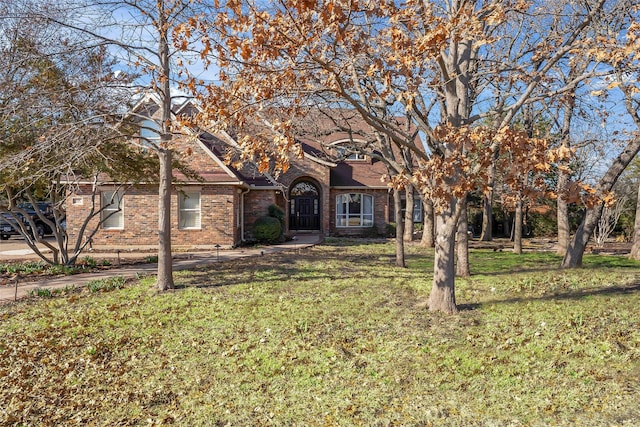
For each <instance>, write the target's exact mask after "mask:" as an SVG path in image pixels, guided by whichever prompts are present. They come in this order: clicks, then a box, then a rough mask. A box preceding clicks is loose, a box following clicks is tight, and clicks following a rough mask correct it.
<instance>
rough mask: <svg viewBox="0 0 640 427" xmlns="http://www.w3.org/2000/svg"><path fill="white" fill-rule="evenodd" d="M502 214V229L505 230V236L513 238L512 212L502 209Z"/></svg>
mask: <svg viewBox="0 0 640 427" xmlns="http://www.w3.org/2000/svg"><path fill="white" fill-rule="evenodd" d="M502 216H503V218H504V219H503V220H502V229H503V230H504V231H503V233H504V237H509V238H511V212H509V211H508V210H506V209H504V208H503V209H502Z"/></svg>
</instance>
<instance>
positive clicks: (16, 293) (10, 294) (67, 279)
mask: <svg viewBox="0 0 640 427" xmlns="http://www.w3.org/2000/svg"><path fill="white" fill-rule="evenodd" d="M321 239H322V237H321V236H320V235H318V234H302V235H297V236H296V237H295V238H294V240H291V241H288V242H285V243H281V244H278V245H271V246H261V247H247V248H236V249H226V250H223V249H220V250H219V251H215V250H214V251H206V252H199V251H198V252H181V253H176V254H174V256H173V269H174V271H178V270H188V269H190V268H194V267H197V266H203V265H208V264H214V263H216V262H224V261H229V260H233V259H238V258H246V257H252V256H261V255H266V254H271V253H276V252H284V251H298V250H300V249H304V248H309V247H312V246H314V245H316V244H318V243H320V242H321ZM134 253H135V251H134ZM101 255H103V257H104V258H114V257H116V256H117V255H115V254H108V253H102V254H101ZM145 255H154V254H149V253H146V254H145ZM129 256H131V255H129ZM140 258H144V255H141V256H140ZM157 269H158V264H157V263H150V264H135V265H123V266H122V267H119V268H110V269H108V270H103V271H95V272H91V273H82V274H74V275H69V276H60V277H54V278H46V279H42V280H39V281H25V282H20V280H18V287H17V289H16V286H15V284H14V283H15V281H10V282H9V283H8V284H5V285H0V304H2V303H7V302H11V301H14V300H16V299H20V298H24V297H25V296H27V295H29V294H30V293H31V292H32V291H37V290H38V289H57V288H64V287H67V286H75V287H82V286H84V285H86V284H87V283H88V282H90V281H92V280H99V279H104V278H109V277H117V276H121V277H125V278H132V277H136V275H140V274H142V275H152V274H155V273H156V271H157Z"/></svg>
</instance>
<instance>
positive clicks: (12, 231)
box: [0, 213, 20, 240]
mask: <svg viewBox="0 0 640 427" xmlns="http://www.w3.org/2000/svg"><path fill="white" fill-rule="evenodd" d="M12 221H13V218H12V217H11V215H9V214H7V213H3V214H1V215H0V240H7V239H8V238H9V237H11V236H16V235H18V234H20V232H19V231H18V230H17V229H16V228H15V227H14V226H13V225H12Z"/></svg>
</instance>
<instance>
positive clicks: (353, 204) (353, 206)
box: [349, 194, 362, 215]
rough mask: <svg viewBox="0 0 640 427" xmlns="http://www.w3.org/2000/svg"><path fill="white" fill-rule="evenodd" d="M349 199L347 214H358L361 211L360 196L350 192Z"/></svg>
mask: <svg viewBox="0 0 640 427" xmlns="http://www.w3.org/2000/svg"><path fill="white" fill-rule="evenodd" d="M349 196H350V199H351V200H350V201H349V214H351V215H355V214H357V215H360V212H362V210H361V209H362V207H361V205H360V202H361V200H362V196H361V195H360V194H350V195H349Z"/></svg>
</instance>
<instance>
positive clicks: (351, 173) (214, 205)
mask: <svg viewBox="0 0 640 427" xmlns="http://www.w3.org/2000/svg"><path fill="white" fill-rule="evenodd" d="M152 99H153V98H148V99H147V101H149V100H152ZM139 108H143V106H141V107H139ZM144 108H147V109H148V106H144ZM151 112H153V110H151ZM177 113H179V111H178V112H176V114H177ZM152 126H153V122H152V121H150V122H149V123H148V125H147V126H144V129H146V128H152ZM142 132H146V130H143V131H142ZM142 136H143V137H144V136H145V135H142ZM146 137H151V138H152V137H153V136H152V134H150V135H146ZM332 138H333V139H332V140H331V141H332V142H335V143H337V145H336V146H339V144H340V141H341V138H340V136H336V137H332ZM175 139H176V144H180V150H178V151H179V152H180V153H187V152H188V153H190V154H189V155H188V157H184V156H185V155H184V154H183V157H182V159H183V160H184V161H185V162H187V163H188V164H189V166H190V167H191V168H192V169H194V170H195V171H196V172H197V173H198V174H199V175H200V176H201V178H202V180H201V181H200V180H198V181H194V180H187V179H185V178H184V177H183V176H180V175H179V174H178V175H179V176H178V180H179V181H180V183H179V184H176V185H175V187H174V189H173V194H172V245H173V246H174V247H176V248H179V247H203V248H206V247H209V248H210V247H213V246H215V245H221V246H223V247H231V246H237V245H240V244H242V243H243V242H244V241H245V240H250V239H251V234H252V226H253V223H254V222H255V220H256V219H257V218H259V217H261V216H263V215H266V214H267V212H268V207H269V206H270V205H271V204H276V205H278V206H279V207H280V208H281V209H282V210H283V211H284V212H285V213H286V215H285V234H288V235H295V234H297V233H319V234H322V235H325V236H328V235H341V236H343V235H367V236H370V235H372V234H383V233H385V230H386V225H387V223H389V222H390V221H391V220H392V219H393V200H392V192H391V191H390V190H389V188H388V187H387V185H386V183H384V182H382V181H381V177H382V175H384V174H386V172H387V171H386V167H385V166H384V164H383V163H382V162H377V161H373V160H372V159H370V158H367V157H364V156H361V155H359V154H351V155H347V156H346V157H345V160H344V161H342V162H340V163H332V162H330V161H327V160H323V159H322V158H321V152H320V150H319V147H317V146H314V145H313V143H312V142H310V141H302V142H301V143H302V146H303V150H304V154H305V155H304V158H303V159H293V160H292V161H291V165H290V168H289V170H288V171H287V172H286V173H284V174H282V175H281V176H280V177H279V178H278V180H277V181H276V180H274V179H273V178H271V177H269V176H268V175H265V174H260V173H259V172H258V171H257V169H256V168H255V166H252V165H247V166H245V167H243V168H242V170H237V169H234V168H233V167H230V166H228V165H226V164H225V162H224V161H223V158H224V152H225V150H226V148H225V145H224V144H223V143H222V141H220V140H219V139H218V138H216V137H214V136H212V135H210V134H206V133H205V134H200V135H191V136H189V135H187V136H184V135H183V136H181V137H180V138H175ZM342 140H344V136H343V137H342ZM115 188H116V186H115V183H112V184H104V185H102V186H101V187H100V189H99V190H100V191H99V192H100V200H99V201H98V202H97V203H100V206H102V207H105V208H106V209H104V211H103V212H102V217H103V218H107V217H108V219H107V220H106V221H105V222H104V223H103V224H102V225H100V229H99V231H98V232H97V234H96V235H95V236H94V238H93V242H92V243H93V245H117V246H126V245H132V244H135V245H137V246H141V245H142V246H154V245H157V241H158V237H157V227H158V213H157V212H158V189H157V185H150V184H148V185H137V186H135V187H132V188H131V189H129V190H128V191H127V192H126V193H124V194H114V191H115ZM90 195H91V184H90V183H88V182H87V183H84V184H82V185H80V186H79V187H78V191H77V192H76V193H75V194H73V195H72V196H71V198H70V199H69V200H70V201H69V203H68V204H67V231H68V233H69V234H70V235H71V236H72V237H73V236H74V235H77V233H78V230H79V229H80V227H81V226H82V224H81V222H82V221H83V220H84V219H85V218H86V217H87V213H88V212H89V209H90V208H91V204H92V198H91V196H90ZM118 206H119V209H118ZM417 206H418V207H419V212H418V213H417V215H416V216H415V218H416V219H419V220H421V219H422V216H421V204H420V203H418V204H417ZM109 215H110V216H109ZM95 221H98V219H97V218H96V219H95Z"/></svg>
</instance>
